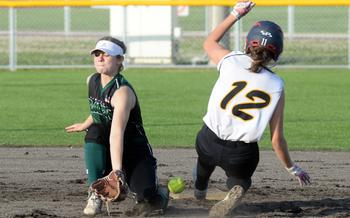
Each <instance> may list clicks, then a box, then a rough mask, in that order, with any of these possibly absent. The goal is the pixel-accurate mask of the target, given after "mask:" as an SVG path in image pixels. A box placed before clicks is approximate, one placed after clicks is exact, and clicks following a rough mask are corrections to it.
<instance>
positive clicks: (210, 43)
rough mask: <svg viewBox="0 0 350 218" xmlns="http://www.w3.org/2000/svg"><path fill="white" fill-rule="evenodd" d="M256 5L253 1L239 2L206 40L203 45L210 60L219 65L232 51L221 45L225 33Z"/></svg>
mask: <svg viewBox="0 0 350 218" xmlns="http://www.w3.org/2000/svg"><path fill="white" fill-rule="evenodd" d="M254 6H255V3H253V2H251V1H239V2H238V3H237V4H236V6H235V7H234V8H233V10H232V12H231V14H230V15H229V16H228V17H227V18H226V19H225V20H224V21H222V22H221V23H220V24H219V25H218V26H217V27H216V28H215V29H214V30H213V31H212V32H211V33H210V34H209V35H208V37H207V38H206V40H205V41H204V44H203V48H204V50H205V52H206V53H207V54H208V56H209V59H210V60H211V61H212V62H213V63H214V64H218V63H219V61H220V60H221V59H222V58H223V57H224V56H225V55H227V54H228V53H230V52H231V51H230V50H228V49H227V48H224V47H223V46H222V45H220V44H219V42H220V40H221V38H222V37H223V36H224V35H225V33H226V32H227V31H228V30H229V29H230V28H231V27H232V26H233V25H234V24H235V23H236V22H237V21H238V20H239V19H240V18H241V17H243V16H245V15H246V14H247V13H248V12H249V11H250V10H251V9H252V8H253V7H254Z"/></svg>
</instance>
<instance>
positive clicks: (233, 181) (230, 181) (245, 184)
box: [226, 177, 252, 192]
mask: <svg viewBox="0 0 350 218" xmlns="http://www.w3.org/2000/svg"><path fill="white" fill-rule="evenodd" d="M226 185H227V187H228V188H229V189H231V188H233V187H234V186H235V185H240V186H242V188H243V189H244V191H245V192H246V191H248V189H249V188H250V186H251V185H252V180H251V178H248V179H238V178H235V177H228V178H227V180H226Z"/></svg>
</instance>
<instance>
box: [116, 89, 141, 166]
mask: <svg viewBox="0 0 350 218" xmlns="http://www.w3.org/2000/svg"><path fill="white" fill-rule="evenodd" d="M135 103H136V97H135V94H134V92H133V91H132V90H131V89H130V88H129V87H127V86H123V87H121V88H120V89H118V90H117V91H116V92H115V93H114V95H113V97H112V99H111V104H112V106H113V108H114V111H113V118H112V126H111V134H110V138H109V141H110V152H111V161H112V168H113V170H114V171H115V170H121V169H122V159H123V146H124V145H123V142H124V131H125V128H126V124H127V122H128V120H129V115H130V111H131V109H132V108H133V107H134V106H135Z"/></svg>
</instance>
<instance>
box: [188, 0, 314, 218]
mask: <svg viewBox="0 0 350 218" xmlns="http://www.w3.org/2000/svg"><path fill="white" fill-rule="evenodd" d="M254 5H255V4H254V3H253V2H251V1H239V2H238V3H237V4H236V6H235V7H234V8H233V11H232V12H231V14H230V15H228V17H227V18H226V19H225V20H224V21H222V22H221V23H220V24H219V25H218V26H217V27H216V28H215V29H214V30H213V31H212V32H211V33H210V34H209V35H208V37H207V39H206V40H205V42H204V44H203V46H204V49H205V51H206V52H207V54H208V56H209V58H210V60H211V61H212V62H213V63H214V64H216V65H217V70H218V72H219V76H218V79H217V81H216V84H215V86H214V88H213V90H212V92H211V95H210V99H209V103H208V109H207V113H206V115H205V116H204V118H203V121H204V125H203V127H202V129H201V130H200V131H199V133H198V135H197V139H196V151H197V154H198V159H197V163H196V166H195V168H194V182H195V184H194V196H195V197H196V198H197V199H205V198H206V193H207V188H208V182H209V178H210V176H211V174H212V172H213V171H214V169H215V167H216V166H219V167H221V168H222V169H223V170H224V171H225V173H226V175H227V181H226V184H227V187H228V188H229V189H230V191H229V192H228V193H227V195H226V197H225V198H224V199H223V200H222V201H219V202H218V203H217V204H215V205H214V206H213V207H212V208H211V210H210V212H209V216H211V217H223V216H226V215H229V213H230V212H231V211H232V209H234V208H235V207H236V206H237V205H238V203H239V202H240V200H241V199H242V197H243V196H244V193H245V192H246V191H247V190H248V189H249V188H250V186H251V183H252V181H251V177H252V175H253V173H254V171H255V169H256V167H257V165H258V162H259V147H258V141H259V140H260V139H261V136H262V134H263V132H264V130H265V128H266V126H267V125H268V124H269V125H270V133H271V143H272V146H273V148H274V150H275V153H276V155H277V157H278V158H279V159H280V160H281V162H282V164H283V166H284V167H285V168H286V169H287V170H288V171H289V172H290V173H291V174H292V175H293V176H296V178H297V179H298V180H299V182H300V184H301V185H307V184H309V183H310V181H309V176H308V174H307V173H306V172H305V171H303V170H302V169H301V168H300V167H298V166H297V165H296V164H294V163H293V161H292V160H291V158H290V156H289V152H288V146H287V141H286V139H285V137H284V134H283V111H284V82H283V80H282V79H281V78H280V77H279V76H278V75H276V74H275V73H273V72H272V71H271V70H270V69H268V67H267V66H268V65H269V64H270V63H273V62H276V61H277V60H278V58H279V55H280V54H281V53H282V51H283V32H282V30H281V28H280V27H279V26H278V25H277V24H275V23H274V22H271V21H259V22H257V23H256V24H254V25H253V27H252V28H251V30H250V31H249V33H248V35H247V38H246V46H245V52H244V53H243V52H232V51H230V50H228V49H226V48H224V47H223V46H221V45H220V44H219V41H220V39H221V38H222V37H223V35H224V34H225V33H226V32H228V31H229V29H230V28H231V26H232V25H233V24H234V23H236V22H237V20H238V19H239V18H241V17H242V16H244V15H245V14H247V13H248V12H249V11H250V9H251V8H253V7H254Z"/></svg>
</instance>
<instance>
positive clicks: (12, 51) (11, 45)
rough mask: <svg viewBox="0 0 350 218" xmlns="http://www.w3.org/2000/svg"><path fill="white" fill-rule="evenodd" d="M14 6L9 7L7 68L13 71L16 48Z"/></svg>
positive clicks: (15, 64)
mask: <svg viewBox="0 0 350 218" xmlns="http://www.w3.org/2000/svg"><path fill="white" fill-rule="evenodd" d="M16 10H17V9H16V8H9V38H10V43H9V69H10V70H11V71H15V70H16V68H17V48H16V34H17V33H16V26H17V22H16V18H17V16H16Z"/></svg>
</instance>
